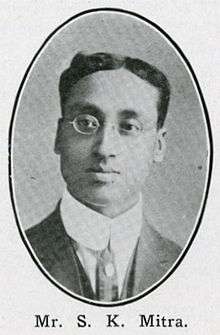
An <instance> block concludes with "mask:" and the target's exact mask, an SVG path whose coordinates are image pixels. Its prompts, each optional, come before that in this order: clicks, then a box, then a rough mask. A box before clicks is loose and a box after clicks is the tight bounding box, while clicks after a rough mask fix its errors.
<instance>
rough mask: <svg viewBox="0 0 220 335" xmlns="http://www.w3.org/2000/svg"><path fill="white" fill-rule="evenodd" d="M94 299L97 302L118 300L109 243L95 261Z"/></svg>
mask: <svg viewBox="0 0 220 335" xmlns="http://www.w3.org/2000/svg"><path fill="white" fill-rule="evenodd" d="M96 298H97V300H99V301H116V300H118V285H117V272H116V266H115V260H114V254H113V252H112V251H111V249H110V243H109V244H108V247H107V248H106V249H104V250H102V251H101V252H100V255H99V257H98V260H97V266H96Z"/></svg>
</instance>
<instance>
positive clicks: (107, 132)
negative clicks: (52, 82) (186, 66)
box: [55, 53, 170, 216]
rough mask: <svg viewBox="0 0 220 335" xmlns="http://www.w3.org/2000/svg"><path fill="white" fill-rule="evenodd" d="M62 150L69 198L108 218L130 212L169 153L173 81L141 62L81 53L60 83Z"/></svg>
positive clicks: (58, 145) (58, 144)
mask: <svg viewBox="0 0 220 335" xmlns="http://www.w3.org/2000/svg"><path fill="white" fill-rule="evenodd" d="M59 91H60V99H61V108H62V118H61V119H60V121H59V126H58V132H57V138H56V145H55V151H56V152H57V153H58V154H60V156H61V171H62V175H63V177H64V180H65V181H66V183H67V187H68V190H69V192H70V193H71V194H72V196H74V197H75V198H77V199H78V200H79V201H81V202H82V203H84V204H86V205H88V206H90V207H93V208H95V209H96V210H98V211H101V212H103V213H105V214H106V215H109V216H115V215H118V214H120V213H122V212H123V211H125V210H127V209H128V208H129V207H131V206H132V205H133V204H134V203H135V202H136V201H137V199H138V197H139V194H140V191H141V187H142V185H143V183H144V180H145V178H146V177H147V176H148V174H149V170H150V166H151V164H152V162H153V161H161V160H162V158H163V154H164V149H165V142H164V134H165V131H164V128H163V124H164V120H165V117H166V114H167V108H168V103H169V96H170V89H169V83H168V81H167V79H166V77H165V76H164V74H162V73H161V72H160V71H159V70H157V69H156V68H155V67H153V66H151V65H149V64H148V63H145V62H143V61H142V60H139V59H132V58H129V57H122V56H118V55H112V54H105V53H96V54H92V55H83V54H81V53H80V54H77V55H76V56H75V57H74V58H73V60H72V62H71V65H70V67H69V68H68V69H67V70H65V71H64V72H63V73H62V75H61V78H60V85H59Z"/></svg>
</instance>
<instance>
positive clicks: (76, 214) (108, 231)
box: [60, 190, 143, 253]
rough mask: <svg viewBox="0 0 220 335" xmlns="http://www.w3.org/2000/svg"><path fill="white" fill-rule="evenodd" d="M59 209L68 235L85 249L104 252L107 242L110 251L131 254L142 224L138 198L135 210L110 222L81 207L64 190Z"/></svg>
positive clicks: (109, 219) (80, 204)
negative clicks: (109, 243) (109, 245)
mask: <svg viewBox="0 0 220 335" xmlns="http://www.w3.org/2000/svg"><path fill="white" fill-rule="evenodd" d="M60 208H61V217H62V220H63V223H64V227H65V229H66V232H67V234H68V235H69V236H70V237H71V238H73V239H74V240H75V241H76V242H78V243H79V244H80V245H82V246H84V247H86V248H89V249H92V250H103V249H105V248H106V247H107V245H108V242H109V240H110V242H111V248H112V249H113V250H115V251H116V252H117V251H120V252H121V253H124V252H126V250H128V249H130V247H132V248H131V250H133V248H134V246H135V244H136V242H137V239H138V237H139V235H140V230H141V226H142V222H143V214H142V197H141V195H140V199H139V201H138V203H137V204H136V205H135V206H133V207H132V208H131V209H129V210H128V211H126V212H125V213H123V214H121V215H119V216H117V217H116V218H113V219H111V218H109V217H106V216H104V215H102V214H100V213H98V212H96V211H94V210H92V209H90V208H89V207H87V206H85V205H83V204H82V203H80V202H79V201H77V200H76V199H75V198H73V197H72V196H71V195H70V193H69V192H68V191H67V190H65V192H64V195H63V198H62V200H61V207H60ZM124 248H125V249H124Z"/></svg>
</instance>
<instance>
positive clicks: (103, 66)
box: [59, 52, 170, 129]
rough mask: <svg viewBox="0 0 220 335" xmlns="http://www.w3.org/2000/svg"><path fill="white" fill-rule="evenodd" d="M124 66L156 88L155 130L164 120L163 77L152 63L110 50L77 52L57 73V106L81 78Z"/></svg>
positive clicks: (167, 90) (167, 91) (165, 89)
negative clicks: (58, 97)
mask: <svg viewBox="0 0 220 335" xmlns="http://www.w3.org/2000/svg"><path fill="white" fill-rule="evenodd" d="M120 68H124V69H127V70H128V71H130V72H132V73H133V74H135V75H137V76H138V77H140V78H141V79H143V80H145V81H147V82H148V83H150V84H151V85H153V86H154V87H156V88H157V89H158V90H159V93H160V96H159V101H158V104H157V110H158V118H157V129H160V128H161V127H162V126H163V124H164V121H165V118H166V115H167V110H168V105H169V99H170V85H169V82H168V79H167V77H166V76H165V75H164V74H163V73H162V72H161V71H160V70H158V69H157V68H156V67H155V66H153V65H151V64H149V63H147V62H144V61H143V60H141V59H138V58H131V57H127V56H122V55H116V54H110V53H104V52H99V53H93V54H88V55H87V54H84V53H81V52H80V53H77V54H76V55H75V56H74V57H73V59H72V61H71V64H70V66H69V68H67V69H66V70H64V72H63V73H62V74H61V76H60V82H59V92H60V101H61V108H63V106H64V104H65V102H66V100H67V98H68V96H69V93H70V90H71V88H72V87H73V86H74V85H75V84H76V83H77V82H78V81H79V80H80V79H82V78H83V77H85V76H88V75H90V74H92V73H94V72H97V71H105V70H117V69H120Z"/></svg>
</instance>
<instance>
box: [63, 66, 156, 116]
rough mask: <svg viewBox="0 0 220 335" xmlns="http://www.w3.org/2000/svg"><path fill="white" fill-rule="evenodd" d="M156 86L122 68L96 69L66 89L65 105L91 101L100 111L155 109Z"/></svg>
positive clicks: (143, 110) (142, 110)
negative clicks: (67, 91) (67, 95)
mask: <svg viewBox="0 0 220 335" xmlns="http://www.w3.org/2000/svg"><path fill="white" fill-rule="evenodd" d="M158 98H159V92H158V89H157V88H156V87H154V86H152V85H151V84H149V83H148V82H146V81H144V80H142V79H141V78H139V77H138V76H136V75H135V74H133V73H131V72H129V71H128V70H126V69H118V70H109V71H99V72H95V73H93V74H91V75H88V76H86V77H84V78H82V79H81V80H79V81H78V82H77V83H76V84H75V85H74V86H73V88H72V89H71V90H70V93H69V97H68V99H67V103H66V105H67V107H68V106H69V107H71V106H72V105H73V104H75V103H81V104H83V105H84V104H87V103H89V104H93V105H95V106H97V108H100V109H102V110H116V111H120V110H124V109H132V110H135V111H140V112H145V111H146V110H148V111H149V112H150V110H153V111H155V110H156V106H157V101H158Z"/></svg>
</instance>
